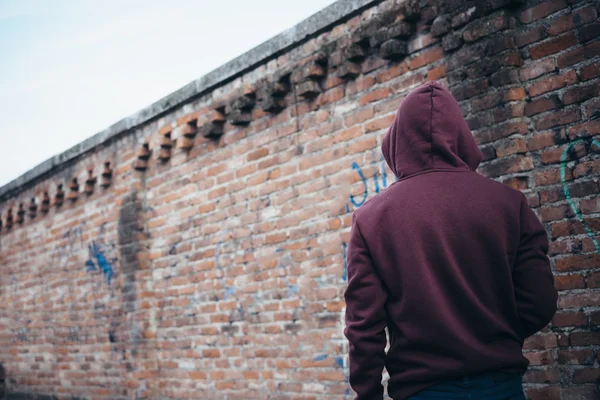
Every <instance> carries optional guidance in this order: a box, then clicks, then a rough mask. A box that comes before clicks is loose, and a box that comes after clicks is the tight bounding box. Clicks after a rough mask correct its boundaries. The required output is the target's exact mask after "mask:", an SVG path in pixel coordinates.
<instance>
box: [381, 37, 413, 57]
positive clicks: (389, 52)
mask: <svg viewBox="0 0 600 400" xmlns="http://www.w3.org/2000/svg"><path fill="white" fill-rule="evenodd" d="M407 54H408V48H407V45H406V42H404V41H401V40H398V39H390V40H388V41H386V42H384V43H383V44H382V45H381V49H380V55H381V58H383V59H386V60H401V59H403V58H404V57H406V55H407Z"/></svg>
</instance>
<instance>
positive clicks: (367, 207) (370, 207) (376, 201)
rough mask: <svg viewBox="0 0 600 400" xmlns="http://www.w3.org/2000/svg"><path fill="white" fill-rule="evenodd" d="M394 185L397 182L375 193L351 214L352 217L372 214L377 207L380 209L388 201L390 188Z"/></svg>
mask: <svg viewBox="0 0 600 400" xmlns="http://www.w3.org/2000/svg"><path fill="white" fill-rule="evenodd" d="M396 183H397V182H394V183H392V184H391V185H390V186H388V187H387V188H385V189H383V190H382V191H380V192H379V193H377V194H376V195H375V196H373V197H371V198H369V199H367V200H366V201H365V202H364V203H363V204H362V205H361V206H360V207H358V208H356V209H355V210H354V212H353V215H354V217H355V218H358V217H359V216H361V215H369V214H373V213H374V212H375V210H376V209H377V208H378V207H380V206H381V205H382V204H383V203H384V202H385V201H386V200H389V198H390V192H391V188H392V187H393V186H394V185H395V184H396Z"/></svg>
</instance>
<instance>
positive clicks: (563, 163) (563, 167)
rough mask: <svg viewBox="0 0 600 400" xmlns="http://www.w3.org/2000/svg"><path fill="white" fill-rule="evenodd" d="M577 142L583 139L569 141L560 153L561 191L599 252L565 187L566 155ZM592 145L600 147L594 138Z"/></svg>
mask: <svg viewBox="0 0 600 400" xmlns="http://www.w3.org/2000/svg"><path fill="white" fill-rule="evenodd" d="M579 143H583V140H576V141H574V142H572V143H569V145H568V146H567V148H566V149H565V151H563V153H562V154H561V156H560V164H561V166H560V180H561V183H562V187H563V191H564V192H565V198H566V199H567V203H569V206H570V207H571V209H572V210H573V212H574V213H575V216H576V217H577V219H578V220H579V222H581V223H582V224H583V229H585V232H586V233H587V234H588V236H589V237H590V239H592V243H593V244H594V247H595V248H596V251H598V252H599V253H600V245H599V244H598V241H597V240H596V237H595V235H594V232H592V230H591V229H590V228H589V227H588V226H587V224H586V223H585V221H584V220H583V214H581V211H580V210H579V208H577V204H575V202H574V201H573V199H572V198H571V193H570V192H569V188H568V187H567V178H566V172H565V170H566V168H567V157H568V155H569V150H571V148H572V147H573V146H575V145H576V144H579ZM592 145H596V146H598V147H600V141H598V140H596V139H594V140H592Z"/></svg>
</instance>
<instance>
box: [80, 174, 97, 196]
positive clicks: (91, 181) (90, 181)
mask: <svg viewBox="0 0 600 400" xmlns="http://www.w3.org/2000/svg"><path fill="white" fill-rule="evenodd" d="M87 172H88V176H87V178H86V179H85V186H84V189H83V191H84V192H85V194H87V195H88V196H89V195H91V194H92V193H94V186H96V182H98V178H97V177H96V176H95V175H94V168H89V169H88V171H87Z"/></svg>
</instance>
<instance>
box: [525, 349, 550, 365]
mask: <svg viewBox="0 0 600 400" xmlns="http://www.w3.org/2000/svg"><path fill="white" fill-rule="evenodd" d="M524 356H525V357H527V359H528V360H529V363H530V364H531V365H548V364H552V363H553V362H554V360H555V357H554V353H553V352H552V351H548V350H544V351H530V352H527V353H525V354H524Z"/></svg>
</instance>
